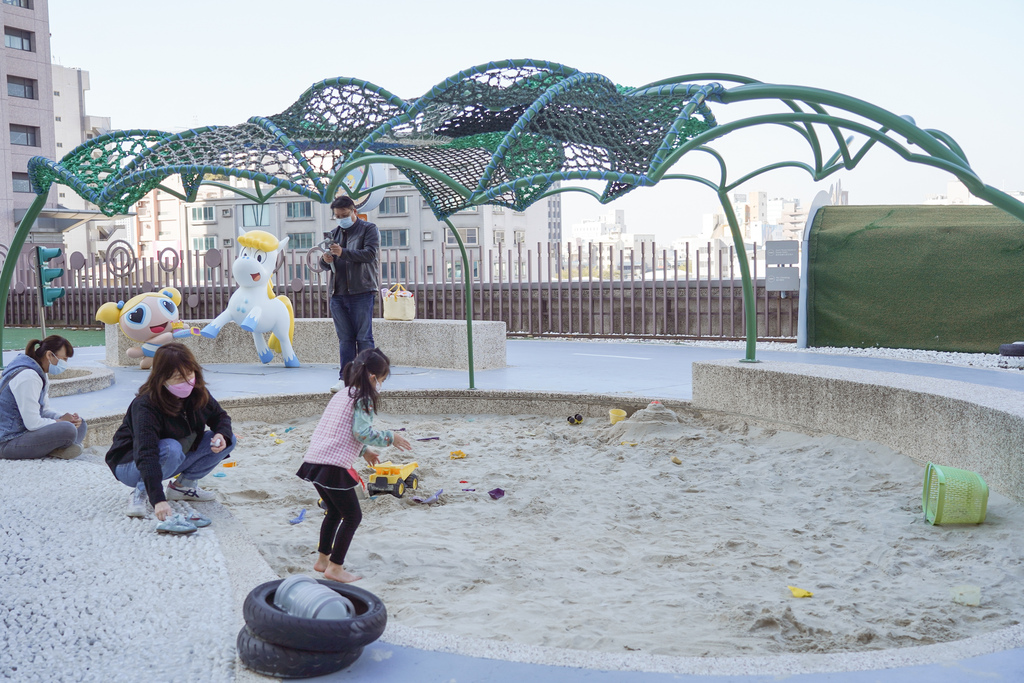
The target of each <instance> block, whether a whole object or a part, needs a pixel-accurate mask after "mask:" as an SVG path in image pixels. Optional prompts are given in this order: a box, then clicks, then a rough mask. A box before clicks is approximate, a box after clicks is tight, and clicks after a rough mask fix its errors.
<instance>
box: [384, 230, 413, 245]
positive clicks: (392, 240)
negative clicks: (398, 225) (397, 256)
mask: <svg viewBox="0 0 1024 683" xmlns="http://www.w3.org/2000/svg"><path fill="white" fill-rule="evenodd" d="M380 246H382V247H407V246H409V231H408V230H381V231H380Z"/></svg>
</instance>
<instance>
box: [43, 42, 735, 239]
mask: <svg viewBox="0 0 1024 683" xmlns="http://www.w3.org/2000/svg"><path fill="white" fill-rule="evenodd" d="M722 91H723V88H722V86H720V85H718V84H704V85H701V84H680V85H672V86H665V87H656V88H645V89H641V90H636V89H633V90H631V89H627V88H623V87H621V86H616V85H615V84H614V83H612V82H611V81H609V80H608V79H607V78H605V77H604V76H601V75H599V74H593V73H583V72H580V71H577V70H576V69H572V68H569V67H566V66H563V65H560V64H554V63H551V62H541V61H533V60H518V61H505V62H494V63H490V64H485V65H481V66H477V67H474V68H471V69H467V70H465V71H462V72H460V73H458V74H456V75H454V76H452V77H451V78H448V79H445V80H444V81H443V82H442V83H439V84H438V85H436V86H435V87H433V88H431V90H430V91H429V92H428V93H426V94H425V95H423V96H422V97H420V98H418V99H414V100H403V99H401V98H399V97H396V96H395V95H392V94H391V93H389V92H387V91H386V90H384V89H383V88H380V87H378V86H376V85H373V84H372V83H368V82H366V81H362V80H358V79H354V78H333V79H329V80H325V81H321V82H320V83H317V84H315V85H314V86H312V87H311V88H310V89H309V90H307V91H306V92H305V93H303V94H302V96H301V97H300V98H299V99H298V101H296V102H295V103H294V104H293V105H291V106H290V107H288V108H287V109H286V110H284V111H283V112H281V113H280V114H275V115H274V116H269V117H253V118H251V119H249V121H247V122H246V123H242V124H239V125H236V126H223V127H207V128H198V129H193V130H187V131H184V132H182V133H176V134H171V133H163V132H159V131H152V130H129V131H117V132H113V133H110V134H108V135H104V136H101V137H98V138H96V139H94V140H90V141H88V142H87V143H85V144H83V145H81V146H80V147H78V148H76V149H75V150H73V151H72V152H71V153H69V154H68V155H67V156H65V157H64V158H63V159H61V160H60V162H58V163H54V162H52V161H49V160H47V159H44V158H41V157H37V158H36V159H33V160H32V162H31V163H30V174H31V178H32V183H33V189H34V190H35V191H36V192H37V193H43V192H45V191H46V190H48V189H49V187H50V185H51V184H52V183H54V182H58V183H62V184H64V185H67V186H69V187H71V188H72V189H73V190H75V191H76V192H77V193H78V194H80V195H81V196H82V197H84V198H85V199H87V200H89V201H90V202H92V203H94V204H96V205H97V206H98V207H99V208H100V210H101V211H103V212H104V213H105V214H107V215H113V214H115V213H119V212H124V211H126V210H127V209H128V207H130V206H131V205H132V204H134V203H135V202H136V201H138V200H139V199H140V198H142V197H143V196H144V195H145V194H146V193H147V192H149V191H150V190H152V189H153V188H154V187H156V186H157V185H159V184H160V183H161V182H163V181H164V180H165V179H166V178H167V177H168V176H171V175H175V174H176V175H179V176H180V178H181V182H182V185H183V186H184V189H185V195H186V196H187V197H194V196H195V191H196V189H197V188H198V186H199V184H200V183H201V182H202V181H203V178H204V176H206V175H207V174H221V175H234V176H238V177H244V178H248V179H251V180H255V181H259V182H263V183H266V184H269V185H275V186H279V187H282V188H286V189H289V190H292V191H294V192H297V193H299V194H302V195H305V196H307V197H309V198H311V199H313V200H316V201H318V202H323V203H329V202H330V201H331V200H332V199H334V195H335V194H336V191H337V189H338V182H339V181H338V179H337V176H338V174H339V171H341V169H342V168H343V167H345V168H351V163H349V162H352V161H354V160H356V159H359V158H360V157H361V156H367V155H383V156H384V157H388V158H391V159H394V162H395V163H396V165H398V166H399V167H400V168H401V169H402V172H403V173H404V174H405V175H406V177H407V178H408V181H409V182H410V183H412V184H413V185H414V186H415V187H416V189H418V190H419V191H420V193H421V194H422V195H423V197H424V198H425V199H426V200H427V201H428V202H429V204H430V207H431V208H432V209H433V212H434V214H435V215H436V216H437V217H438V218H439V219H441V218H445V217H447V216H450V215H451V214H453V213H455V212H457V211H460V210H462V209H465V208H466V207H468V206H471V205H474V204H481V203H486V204H496V205H501V206H507V207H509V208H512V209H516V210H523V209H525V208H526V207H528V206H529V205H530V204H532V203H533V202H535V201H536V200H537V199H539V198H540V197H541V196H542V195H543V194H544V193H545V192H546V191H547V190H548V189H549V188H550V186H551V184H552V183H553V182H554V181H555V180H558V179H559V178H563V177H586V178H590V179H600V180H604V181H606V185H605V188H604V192H603V194H602V195H601V200H602V201H610V200H612V199H614V198H616V197H618V196H621V195H623V194H625V193H626V192H629V191H630V190H632V189H634V188H636V187H638V186H640V185H645V184H653V182H652V181H651V180H650V174H651V172H652V171H653V170H654V169H656V168H657V167H658V165H659V164H660V163H661V162H663V161H664V159H665V157H666V156H667V155H668V154H669V153H671V152H672V151H673V150H675V149H677V148H678V147H679V146H680V145H681V144H682V143H684V142H685V141H686V140H688V139H689V138H692V137H693V136H695V135H697V134H699V133H702V132H704V131H706V130H708V129H710V128H712V127H714V126H715V118H714V116H713V115H712V113H711V110H710V109H709V108H708V106H707V101H708V100H713V99H714V98H715V97H716V96H718V95H719V94H720V93H721V92H722ZM431 171H434V172H431ZM574 172H575V173H574ZM570 174H573V175H571V176H570Z"/></svg>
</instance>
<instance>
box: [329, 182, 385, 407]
mask: <svg viewBox="0 0 1024 683" xmlns="http://www.w3.org/2000/svg"><path fill="white" fill-rule="evenodd" d="M331 210H332V211H333V212H334V217H335V218H337V219H338V227H336V228H335V229H334V230H333V231H331V233H330V238H331V250H330V253H327V254H324V255H323V257H322V258H321V262H322V263H323V265H324V267H325V268H330V266H331V264H332V263H333V264H334V272H333V273H332V274H331V317H332V318H334V330H335V331H336V332H337V333H338V344H339V352H340V355H341V367H340V368H339V369H338V378H339V379H338V383H337V384H335V385H334V386H332V387H331V392H332V393H336V392H338V391H341V389H342V388H344V386H345V382H344V380H343V379H341V376H342V370H344V369H345V365H347V364H348V363H349V362H351V361H352V359H354V358H355V357H356V354H358V353H359V352H360V351H365V350H366V349H372V348H373V304H374V301H375V300H376V297H377V289H378V282H379V280H378V277H379V275H378V274H379V273H380V233H379V232H377V226H376V225H374V224H373V223H369V222H367V221H364V220H362V219H361V218H359V214H358V213H357V212H356V205H355V202H353V201H352V198H351V197H337V198H336V199H335V200H334V201H333V202H331Z"/></svg>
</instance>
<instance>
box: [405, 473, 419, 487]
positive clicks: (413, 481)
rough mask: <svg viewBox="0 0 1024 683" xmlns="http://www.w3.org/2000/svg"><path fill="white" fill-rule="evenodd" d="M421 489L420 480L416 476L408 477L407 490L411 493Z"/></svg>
mask: <svg viewBox="0 0 1024 683" xmlns="http://www.w3.org/2000/svg"><path fill="white" fill-rule="evenodd" d="M419 487H420V478H419V477H417V476H416V475H415V474H410V475H409V476H408V477H406V478H405V488H407V489H409V490H410V491H415V490H416V489H418V488H419Z"/></svg>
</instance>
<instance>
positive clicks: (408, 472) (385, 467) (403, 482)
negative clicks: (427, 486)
mask: <svg viewBox="0 0 1024 683" xmlns="http://www.w3.org/2000/svg"><path fill="white" fill-rule="evenodd" d="M417 467H419V463H415V462H410V463H407V464H405V465H396V464H395V463H393V462H391V461H390V460H389V461H387V462H383V463H381V464H379V465H373V472H374V473H373V474H371V475H370V476H369V480H368V481H367V482H366V492H367V493H368V494H370V495H371V496H372V495H373V494H375V493H390V494H391V495H393V496H394V497H395V498H401V497H402V496H403V495H404V494H405V490H406V489H410V490H413V491H415V490H416V489H418V488H419V486H420V478H419V477H418V476H416V475H415V474H413V470H415V469H416V468H417Z"/></svg>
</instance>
